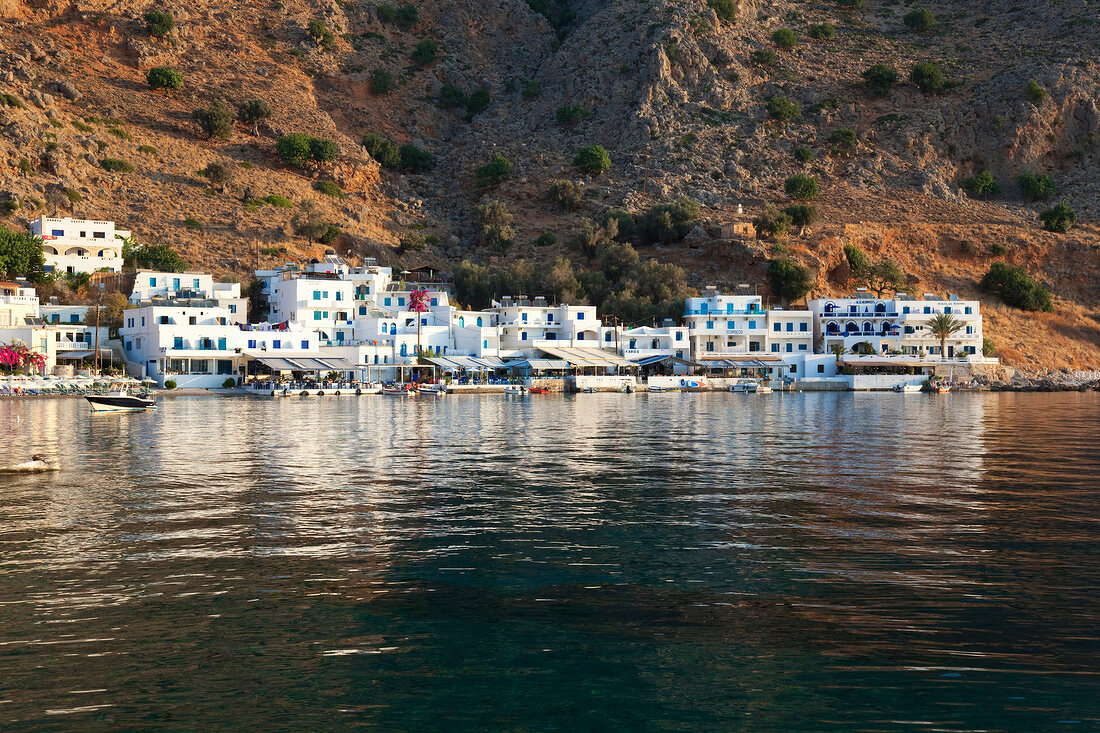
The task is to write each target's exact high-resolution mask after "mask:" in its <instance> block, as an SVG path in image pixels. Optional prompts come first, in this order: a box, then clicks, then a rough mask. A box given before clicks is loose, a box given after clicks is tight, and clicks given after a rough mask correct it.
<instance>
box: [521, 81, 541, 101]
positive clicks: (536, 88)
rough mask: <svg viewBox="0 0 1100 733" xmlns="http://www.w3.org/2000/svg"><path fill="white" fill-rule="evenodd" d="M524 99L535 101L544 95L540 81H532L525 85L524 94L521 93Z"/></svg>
mask: <svg viewBox="0 0 1100 733" xmlns="http://www.w3.org/2000/svg"><path fill="white" fill-rule="evenodd" d="M521 94H522V96H523V98H524V99H534V98H535V97H537V96H539V95H541V94H542V84H541V83H539V81H538V79H531V80H530V81H528V82H527V83H526V84H524V85H523V92H522V93H521Z"/></svg>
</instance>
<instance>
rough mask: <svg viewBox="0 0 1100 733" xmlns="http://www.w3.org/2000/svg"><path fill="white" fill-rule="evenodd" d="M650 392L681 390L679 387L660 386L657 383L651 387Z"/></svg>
mask: <svg viewBox="0 0 1100 733" xmlns="http://www.w3.org/2000/svg"><path fill="white" fill-rule="evenodd" d="M649 391H650V392H680V391H682V390H681V389H680V388H679V387H658V386H656V385H654V386H652V387H650V388H649Z"/></svg>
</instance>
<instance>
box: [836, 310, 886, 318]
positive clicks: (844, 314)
mask: <svg viewBox="0 0 1100 733" xmlns="http://www.w3.org/2000/svg"><path fill="white" fill-rule="evenodd" d="M821 317H822V318H849V319H850V318H897V317H898V313H897V311H858V312H857V311H842V310H833V311H825V312H823V313H822V314H821Z"/></svg>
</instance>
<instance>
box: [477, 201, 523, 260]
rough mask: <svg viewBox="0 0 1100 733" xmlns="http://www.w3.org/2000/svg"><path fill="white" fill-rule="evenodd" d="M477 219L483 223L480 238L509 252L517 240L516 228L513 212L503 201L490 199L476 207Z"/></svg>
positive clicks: (490, 245)
mask: <svg viewBox="0 0 1100 733" xmlns="http://www.w3.org/2000/svg"><path fill="white" fill-rule="evenodd" d="M476 211H477V220H478V223H479V224H480V225H481V229H480V232H479V234H480V238H481V242H482V243H483V244H485V245H486V246H489V247H492V248H493V249H495V250H497V251H499V252H507V251H508V249H509V248H510V247H511V246H512V243H513V242H515V240H516V230H515V229H513V228H512V214H511V213H510V212H509V211H508V207H507V206H506V205H505V204H504V202H503V201H488V202H486V203H484V204H480V205H478V206H477V208H476Z"/></svg>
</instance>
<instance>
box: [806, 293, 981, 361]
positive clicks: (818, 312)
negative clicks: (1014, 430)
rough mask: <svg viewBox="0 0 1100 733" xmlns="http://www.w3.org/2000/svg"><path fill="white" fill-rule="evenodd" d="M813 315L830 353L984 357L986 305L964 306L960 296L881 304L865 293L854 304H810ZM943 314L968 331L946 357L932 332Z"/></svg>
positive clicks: (901, 298) (900, 297)
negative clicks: (837, 349)
mask: <svg viewBox="0 0 1100 733" xmlns="http://www.w3.org/2000/svg"><path fill="white" fill-rule="evenodd" d="M810 310H811V311H812V312H813V314H814V332H815V337H816V339H817V343H818V344H819V345H820V351H822V352H825V353H828V352H830V351H831V350H832V349H833V348H834V347H835V346H837V345H839V346H843V347H844V349H845V350H846V351H849V352H861V353H864V354H866V355H878V356H921V357H926V356H927V357H934V358H935V359H941V360H942V359H970V358H981V357H982V315H981V303H980V301H977V300H960V299H959V297H958V296H957V295H949V296H948V297H946V298H942V297H940V296H937V295H935V294H932V293H925V294H924V296H923V297H922V298H916V297H913V296H909V295H906V294H904V293H899V294H897V295H896V296H894V297H893V298H876V297H874V295H873V294H871V293H869V292H867V291H866V290H860V291H857V292H856V293H855V294H854V295H853V296H852V297H850V298H821V299H817V300H813V301H810ZM943 313H946V314H949V315H951V316H953V317H954V318H955V319H956V320H957V321H959V322H960V323H961V324H962V326H961V328H960V329H959V330H958V331H956V332H955V333H954V334H953V335H952V336H951V337H950V338H948V339H947V341H946V344H945V346H946V349H945V352H946V353H944V354H940V353H939V352H940V340H939V339H938V338H937V337H936V336H935V335H934V334H933V333H932V332H931V330H930V329H929V328H928V321H929V320H930V319H932V318H933V317H935V316H936V315H938V314H943Z"/></svg>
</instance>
